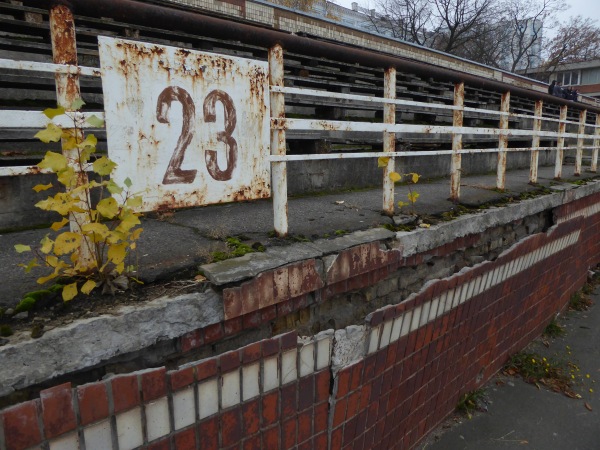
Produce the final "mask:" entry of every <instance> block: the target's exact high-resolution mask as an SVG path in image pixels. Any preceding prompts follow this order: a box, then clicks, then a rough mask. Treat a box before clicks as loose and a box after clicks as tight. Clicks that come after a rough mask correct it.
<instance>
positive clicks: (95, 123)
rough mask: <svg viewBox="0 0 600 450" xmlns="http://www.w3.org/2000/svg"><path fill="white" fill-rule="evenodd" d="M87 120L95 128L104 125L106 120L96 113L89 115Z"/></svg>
mask: <svg viewBox="0 0 600 450" xmlns="http://www.w3.org/2000/svg"><path fill="white" fill-rule="evenodd" d="M86 122H87V123H89V124H90V125H91V126H92V127H94V128H102V127H103V126H104V120H102V119H101V118H100V117H98V116H96V115H91V116H90V117H88V118H87V120H86Z"/></svg>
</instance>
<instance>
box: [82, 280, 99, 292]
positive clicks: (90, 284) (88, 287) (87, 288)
mask: <svg viewBox="0 0 600 450" xmlns="http://www.w3.org/2000/svg"><path fill="white" fill-rule="evenodd" d="M95 287H96V282H95V281H94V280H87V281H86V282H85V283H83V286H81V292H82V293H84V294H85V295H89V293H90V292H92V290H93V289H94V288H95Z"/></svg>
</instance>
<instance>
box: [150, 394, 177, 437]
mask: <svg viewBox="0 0 600 450" xmlns="http://www.w3.org/2000/svg"><path fill="white" fill-rule="evenodd" d="M145 412H146V434H147V435H148V441H153V440H155V439H158V438H159V437H162V436H166V435H167V434H169V432H170V431H171V425H170V423H169V402H168V400H167V397H162V398H159V399H158V400H155V401H153V402H150V403H148V404H146V406H145Z"/></svg>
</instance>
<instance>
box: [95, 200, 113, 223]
mask: <svg viewBox="0 0 600 450" xmlns="http://www.w3.org/2000/svg"><path fill="white" fill-rule="evenodd" d="M96 210H98V212H99V213H100V214H102V215H103V216H104V217H106V218H107V219H112V218H113V217H115V216H116V215H117V214H119V204H118V203H117V201H116V200H115V199H114V198H112V197H109V198H103V199H102V200H100V201H99V202H98V206H96Z"/></svg>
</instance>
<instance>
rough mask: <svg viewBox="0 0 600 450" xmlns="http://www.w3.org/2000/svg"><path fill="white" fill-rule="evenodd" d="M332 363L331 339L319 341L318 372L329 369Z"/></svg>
mask: <svg viewBox="0 0 600 450" xmlns="http://www.w3.org/2000/svg"><path fill="white" fill-rule="evenodd" d="M330 362H331V338H330V337H326V338H324V339H321V340H319V341H317V370H321V369H324V368H325V367H329V364H330Z"/></svg>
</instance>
